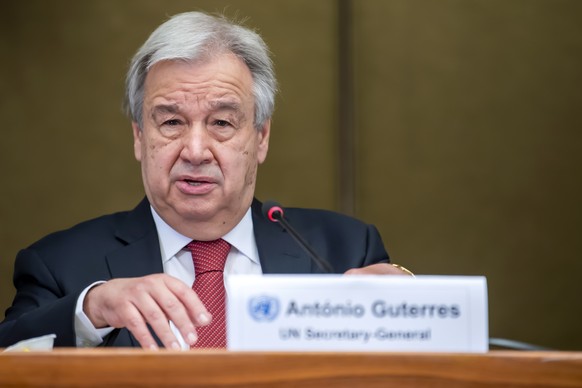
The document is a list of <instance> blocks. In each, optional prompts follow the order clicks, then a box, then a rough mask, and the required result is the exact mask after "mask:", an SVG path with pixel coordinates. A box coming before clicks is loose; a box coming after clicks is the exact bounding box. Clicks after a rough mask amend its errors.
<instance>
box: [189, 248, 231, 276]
mask: <svg viewBox="0 0 582 388" xmlns="http://www.w3.org/2000/svg"><path fill="white" fill-rule="evenodd" d="M187 248H188V250H189V251H190V252H191V253H192V259H193V260H194V271H195V273H196V276H198V275H201V274H203V273H206V272H211V271H219V272H223V271H224V264H225V263H226V257H227V256H228V252H229V251H230V244H229V243H227V242H226V241H224V240H223V239H218V240H213V241H192V242H191V243H190V244H188V245H187Z"/></svg>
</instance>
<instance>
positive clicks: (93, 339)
mask: <svg viewBox="0 0 582 388" xmlns="http://www.w3.org/2000/svg"><path fill="white" fill-rule="evenodd" d="M103 283H105V281H99V282H95V283H93V284H91V285H90V286H89V287H87V288H85V289H84V290H83V292H81V295H79V299H77V305H76V307H75V336H76V342H77V347H80V348H90V347H95V346H97V345H99V344H100V343H101V342H103V338H104V337H105V336H106V335H107V334H109V333H111V332H112V331H113V330H114V328H113V327H104V328H102V329H97V328H96V327H95V326H93V324H92V323H91V321H90V320H89V317H87V315H86V314H85V312H84V311H83V302H84V301H85V296H86V295H87V292H89V290H90V289H91V288H93V287H95V286H98V285H100V284H103Z"/></svg>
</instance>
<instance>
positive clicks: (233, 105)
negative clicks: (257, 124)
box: [151, 100, 246, 120]
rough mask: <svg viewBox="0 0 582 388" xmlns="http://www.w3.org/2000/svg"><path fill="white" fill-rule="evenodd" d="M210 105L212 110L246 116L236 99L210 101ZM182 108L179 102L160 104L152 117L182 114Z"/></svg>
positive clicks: (152, 113) (153, 110)
mask: <svg viewBox="0 0 582 388" xmlns="http://www.w3.org/2000/svg"><path fill="white" fill-rule="evenodd" d="M208 105H209V106H210V110H211V111H212V112H217V111H222V110H227V111H232V112H233V113H234V114H235V115H237V116H239V117H241V118H242V119H244V118H245V116H246V115H245V114H244V111H243V109H242V105H241V104H240V103H239V102H236V101H220V100H218V101H209V102H208ZM180 113H181V109H180V106H179V105H178V104H160V105H156V106H154V107H153V109H152V112H151V117H152V119H154V120H155V119H156V117H157V116H159V115H164V114H172V115H175V114H180Z"/></svg>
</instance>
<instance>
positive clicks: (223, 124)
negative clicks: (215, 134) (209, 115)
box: [214, 120, 230, 127]
mask: <svg viewBox="0 0 582 388" xmlns="http://www.w3.org/2000/svg"><path fill="white" fill-rule="evenodd" d="M214 125H216V126H217V127H228V126H229V125H230V123H229V122H228V121H226V120H216V121H214Z"/></svg>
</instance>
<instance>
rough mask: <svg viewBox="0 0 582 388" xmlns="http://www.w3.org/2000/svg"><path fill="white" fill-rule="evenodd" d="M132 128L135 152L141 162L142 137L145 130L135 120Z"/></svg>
mask: <svg viewBox="0 0 582 388" xmlns="http://www.w3.org/2000/svg"><path fill="white" fill-rule="evenodd" d="M131 128H132V129H133V154H134V155H135V158H136V159H137V161H138V162H141V140H142V139H141V138H142V136H143V132H142V131H141V128H140V127H139V125H138V123H136V122H135V121H132V122H131Z"/></svg>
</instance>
